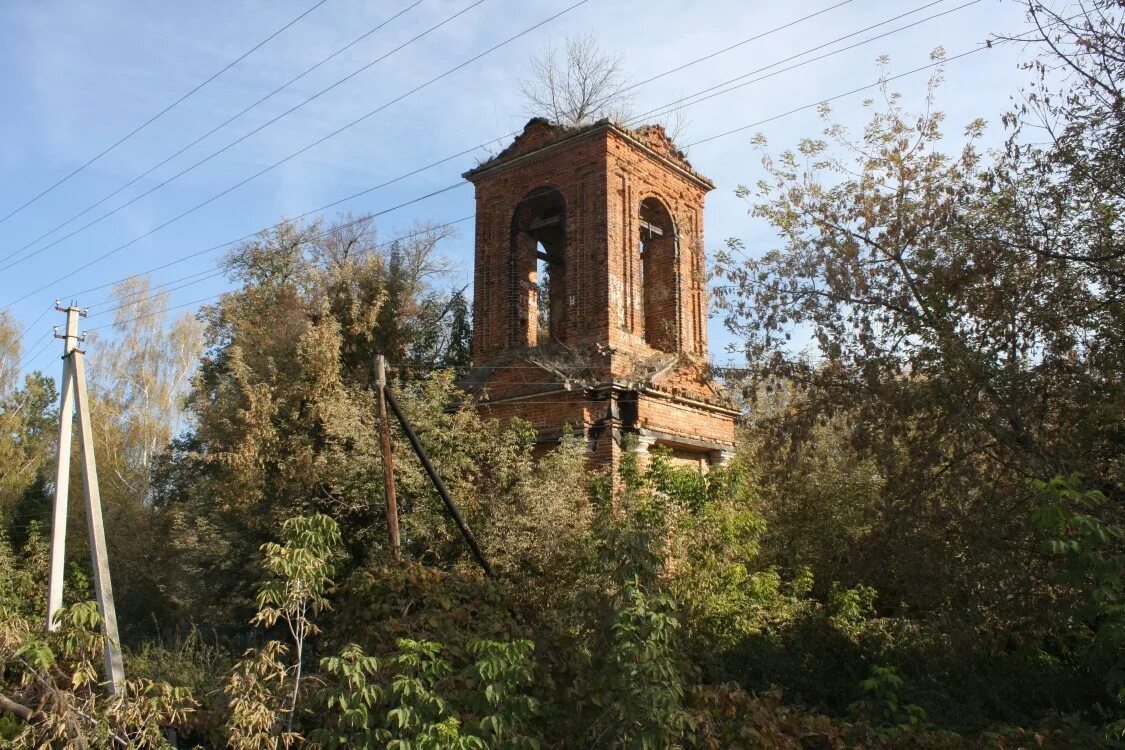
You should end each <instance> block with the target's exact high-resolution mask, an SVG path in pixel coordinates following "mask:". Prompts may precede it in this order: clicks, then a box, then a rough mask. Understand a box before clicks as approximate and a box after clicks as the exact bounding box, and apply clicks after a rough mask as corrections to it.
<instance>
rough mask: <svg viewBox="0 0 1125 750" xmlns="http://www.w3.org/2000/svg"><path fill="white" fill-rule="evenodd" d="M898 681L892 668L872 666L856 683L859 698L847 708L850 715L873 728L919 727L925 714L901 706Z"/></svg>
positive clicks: (908, 705)
mask: <svg viewBox="0 0 1125 750" xmlns="http://www.w3.org/2000/svg"><path fill="white" fill-rule="evenodd" d="M902 684H903V683H902V678H901V677H899V676H898V672H896V671H895V669H894V667H886V666H879V665H877V664H876V665H872V667H871V673H870V674H869V675H868V676H867V677H866V678H865V679H864V680H863V681H862V682H860V683H859V688H860V690H862V691H863V695H864V697H863V699H861V700H858V701H856V702H855V703H853V704H852V705H851V706H850V707H849V709H848V710H849V712H850V713H851V715H852V716H853V717H854V718H856V719H858V720H861V721H866V722H868V723H869V724H874V725H875V726H888V727H889V726H897V725H900V724H905V725H908V726H911V727H921V726H924V725H925V723H926V711H925V710H924V709H923V708H922V707H921V706H916V705H914V704H913V703H906V704H904V703H902V702H901V701H900V700H899V697H898V691H899V689H900V688H901V687H902Z"/></svg>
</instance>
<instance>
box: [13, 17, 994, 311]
mask: <svg viewBox="0 0 1125 750" xmlns="http://www.w3.org/2000/svg"><path fill="white" fill-rule="evenodd" d="M587 1H588V0H580V2H578V3H576V4H574V5H572V6H570V7H569V8H567V9H565V10H563V11H562V12H560V13H558V14H556V15H555V16H552V17H551V18H549V19H546V20H544V21H542V22H540V23H539V24H536V25H535V26H533V27H531V28H530V29H527V30H525V31H523V32H521V33H520V34H517V35H516V36H514V37H511V38H509V39H507V40H505V41H504V42H501V43H500V44H498V45H496V46H494V47H492V48H490V49H489V50H486V51H485V52H483V53H481V54H479V55H477V56H476V57H474V58H470V59H469V60H467V61H465V62H463V63H461V65H459V66H457V67H455V68H452V69H451V70H449V71H446V72H445V73H443V74H442V75H440V76H438V77H436V78H433V79H431V80H430V81H428V82H426V83H424V84H422V85H421V86H419V87H416V88H415V89H412V90H411V91H408V92H407V93H406V94H404V95H403V96H401V97H399V99H397V100H392V101H391V102H388V103H387V104H385V105H383V106H382V107H380V108H379V109H376V110H373V111H372V112H369V113H368V114H366V115H364V116H363V117H361V118H359V119H357V120H355V121H353V122H352V123H349V124H348V125H345V126H344V127H343V128H340V129H339V130H337V131H334V132H333V133H329V134H328V135H326V136H324V137H323V138H321V139H320V140H319V141H316V142H314V143H312V144H310V145H308V146H306V147H305V148H304V149H302V150H301V151H298V152H295V153H294V154H290V155H289V156H287V157H285V158H284V159H282V160H281V161H279V162H277V163H275V164H273V165H271V166H269V167H267V168H266V169H264V170H261V171H259V172H258V173H256V174H254V175H251V176H250V177H248V178H246V179H245V180H243V181H241V182H239V183H237V184H236V185H234V186H232V187H230V188H227V189H226V190H225V191H223V192H221V193H219V194H217V195H214V196H212V197H211V198H209V199H208V200H206V201H204V202H203V203H200V204H197V205H196V206H194V207H192V208H191V209H189V210H188V211H185V212H184V213H182V214H180V215H179V216H176V217H173V218H172V219H170V220H168V221H166V222H165V223H164V224H161V225H160V226H157V227H156V228H154V229H152V230H150V231H149V232H147V233H145V234H143V235H141V236H140V237H137V238H134V239H133V240H131V241H130V242H128V243H126V244H125V245H122V246H119V247H117V248H114V249H113V250H111V251H109V252H108V253H106V254H104V255H102V256H100V257H99V258H95V259H94V260H92V261H90V262H89V263H87V264H86V265H84V266H82V267H80V268H79V269H77V270H76V271H73V272H71V273H70V274H68V275H67V276H65V277H60V278H59V279H56V280H55V281H52V282H50V283H49V284H47V285H45V286H44V287H42V288H40V289H38V290H35V291H33V292H31V293H29V294H28V295H25V297H24V298H21V299H20V300H16V301H15V302H19V301H21V300H22V299H26V297H27V296H31V294H35V293H38V292H39V291H42V290H43V289H44V288H47V287H49V286H52V285H53V284H55V283H57V282H58V281H61V280H64V279H65V278H67V277H69V276H71V275H74V273H77V272H78V271H81V270H84V269H85V268H88V267H89V266H91V265H93V264H94V263H97V262H99V261H101V260H103V259H104V258H106V257H108V256H110V255H113V254H114V253H116V252H119V251H120V250H123V249H125V248H127V247H129V246H130V245H132V244H134V243H136V242H138V241H140V240H141V239H144V238H145V237H147V236H149V235H151V234H153V233H155V232H157V231H159V230H160V229H163V228H164V227H165V226H168V225H169V224H171V223H173V222H175V221H178V220H179V219H181V218H183V217H184V216H187V215H188V214H190V213H192V212H194V211H196V210H198V209H199V208H201V207H203V206H205V205H207V204H208V203H210V202H213V201H214V200H217V199H218V198H220V197H222V196H223V195H225V194H227V193H229V192H231V191H232V190H235V189H236V188H238V187H240V186H242V185H244V184H246V183H247V182H249V181H251V180H253V179H255V178H256V177H258V176H260V175H262V174H265V173H266V172H268V171H270V170H271V169H273V168H275V167H276V166H279V165H280V164H282V163H284V162H285V161H288V160H289V159H292V158H294V157H295V156H297V155H299V154H300V153H302V152H303V151H306V150H308V149H310V148H312V147H313V146H316V145H317V144H319V143H321V142H323V141H325V140H327V139H328V138H331V137H333V136H334V135H336V134H337V133H339V132H342V131H343V130H344V129H346V128H348V127H351V126H352V125H354V124H356V123H358V122H360V121H362V120H363V119H366V118H367V117H369V116H371V115H372V114H375V112H378V111H380V110H381V109H385V108H386V107H387V106H390V104H393V103H394V102H395V101H398V100H401V99H402V98H405V97H406V96H409V95H410V94H411V93H414V92H415V91H418V90H420V89H421V88H424V87H426V86H428V85H430V84H431V83H433V82H435V81H437V80H439V79H441V78H443V77H445V76H446V75H449V74H450V73H452V72H453V71H455V70H457V69H459V68H462V67H464V66H465V65H468V64H469V63H471V62H473V61H474V60H477V59H479V58H481V57H483V56H484V55H486V54H489V53H490V52H492V51H494V50H495V49H498V48H499V47H502V46H504V45H505V44H508V43H510V42H511V41H513V40H514V39H516V38H518V37H519V36H522V35H524V34H527V33H529V32H530V31H531V30H534V29H535V28H537V27H538V26H542V25H543V24H545V23H548V22H550V21H551V20H554V18H557V17H558V16H561V15H562V14H564V13H567V12H569V11H570V10H573V9H574V8H576V7H578V6H580V5H582V4H584V3H585V2H587ZM941 1H942V0H937V2H941ZM974 2H979V0H974ZM933 4H934V3H933V2H931V3H928V4H926V5H923V6H920V8H926V7H929V6H930V5H933ZM916 10H917V9H916ZM916 10H915V11H910V12H911V13H913V12H916ZM813 15H815V14H813ZM902 15H908V14H902ZM902 15H899V16H895V17H893V18H892V19H890V20H895V19H896V18H901V17H902ZM809 17H811V16H809ZM888 22H889V21H884V22H882V23H888ZM792 23H794V22H791V23H790V24H787V25H786V26H791V25H792ZM879 25H882V24H875V26H879ZM778 28H783V27H778ZM870 28H874V26H872V27H868V29H870ZM864 30H867V29H864ZM864 30H861V31H859V32H854V33H853V34H849V35H845V36H844V37H840V39H843V38H847V37H848V36H854V34H855V33H862V31H864ZM771 32H772V30H771ZM771 32H765V33H771ZM836 41H838V40H836ZM829 43H831V42H829ZM822 46H824V45H821V46H819V47H816V48H814V49H819V48H820V47H822ZM720 52H721V51H720ZM715 54H717V53H711V54H710V55H708V56H705V57H713V56H714V55H715ZM689 64H690V63H689ZM775 64H776V63H775ZM683 67H686V64H685V65H681V66H679V67H677V68H672V69H670V70H669V71H665V73H662V74H660V75H659V76H654V77H653V78H651V79H649V80H655V79H656V78H659V77H661V76H663V75H667V74H670V73H672V72H675V71H676V70H679V69H682V68H683ZM693 103H694V102H693ZM514 134H518V131H516V133H513V134H509V135H514ZM503 137H506V136H502V138H503ZM495 140H497V139H491V140H489V141H487V142H486V143H484V144H479V145H476V146H473V147H471V148H468V149H465V150H463V151H460V152H458V153H456V154H453V155H451V156H448V157H445V158H443V159H439V160H437V161H435V162H432V163H431V164H428V165H426V166H424V167H420V168H418V169H415V170H413V171H411V172H408V173H406V174H403V175H400V176H399V177H396V178H394V179H392V180H388V181H386V182H383V183H381V184H379V185H376V186H374V187H371V188H367V189H365V190H362V191H359V192H358V193H353V194H352V195H350V196H347V197H345V198H342V199H340V200H338V201H334V202H332V203H329V204H327V205H325V206H321V207H320V208H317V209H313V210H312V211H309V212H306V213H305V214H302V215H301V217H303V216H307V215H308V214H310V213H316V212H319V211H323V210H325V209H327V208H331V207H333V206H334V205H338V204H339V203H343V202H345V201H348V200H352V199H354V198H357V197H359V196H362V195H365V194H367V193H370V192H373V191H374V190H378V189H380V188H383V187H386V186H388V185H391V184H394V183H395V182H399V181H401V180H402V179H405V178H406V177H409V176H412V175H415V174H418V173H419V172H422V171H425V170H427V169H431V168H433V167H435V166H438V165H440V164H444V163H446V162H449V161H452V160H453V159H455V158H457V157H459V156H463V155H466V154H469V153H472V152H473V151H476V150H477V149H479V148H481V147H483V146H487V145H488V144H489V143H493V142H494V141H495ZM301 217H298V218H301ZM274 226H278V225H276V224H275V225H274ZM249 236H252V235H249ZM249 236H247V237H244V238H241V239H240V240H235V241H234V242H231V243H224V245H220V246H217V247H216V249H218V247H223V246H228V245H230V244H234V243H235V242H239V241H242V240H244V239H247V238H248V237H249ZM62 239H65V237H64V238H62ZM60 241H61V240H60ZM48 247H50V245H48V246H45V247H43V248H40V249H39V250H37V251H36V252H42V251H43V250H45V249H47V248H48ZM27 257H30V256H27ZM22 260H26V257H25V258H23V259H21V261H22ZM17 262H20V261H17ZM8 267H10V266H8ZM6 268H7V267H5V268H0V270H5V269H6ZM15 302H13V303H9V306H10V305H11V304H15Z"/></svg>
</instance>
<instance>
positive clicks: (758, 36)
mask: <svg viewBox="0 0 1125 750" xmlns="http://www.w3.org/2000/svg"><path fill="white" fill-rule="evenodd" d="M483 1H484V0H480V1H479V2H476V3H473V4H472V5H470V6H468V7H467V8H465V9H463V10H461V11H460V12H458V13H456V14H454V15H453V16H451V17H449V18H447V19H445V20H444V21H442V22H441V23H439V24H437V25H436V26H433V27H431V28H430V29H427V30H426V31H424V32H422V34H419V35H418V36H416V37H414V38H413V39H411V40H408V41H407V42H406V44H410V43H412V42H413V41H416V40H417V39H419V38H421V37H422V36H425V35H426V34H428V33H429V32H431V31H433V30H434V29H437V28H439V27H440V26H442V25H444V24H446V23H448V22H449V21H451V20H453V19H454V18H456V17H457V16H459V15H461V14H463V13H465V12H467V11H468V10H471V9H472V8H474V7H476V6H477V5H479V4H480V2H483ZM852 1H853V0H843V2H839V3H836V4H835V5H831V6H829V7H827V8H824V9H822V10H819V11H816V12H814V13H810V14H807V15H805V16H802V17H800V18H797V19H795V20H793V21H789V22H788V23H785V24H781V25H779V26H775V27H773V28H771V29H768V30H766V31H763V32H760V33H758V34H756V35H754V36H752V37H750V38H748V39H744V40H742V41H740V42H737V43H735V44H733V45H729V46H727V47H724V48H722V49H720V50H717V51H715V52H712V53H709V54H707V55H704V56H702V57H699V58H696V59H694V60H691V61H688V62H687V63H684V64H682V65H679V66H676V67H673V68H670V69H668V70H665V71H664V72H662V73H659V74H657V75H655V76H652V77H650V78H647V79H645V80H643V81H641V82H639V83H635V84H632V85H630V86H628V87H626V88H625V89H623V90H622V92H623V93H624V92H626V91H630V90H633V89H635V88H638V87H639V86H642V85H645V84H648V83H651V82H653V81H656V80H659V79H660V78H663V77H665V76H668V75H672V74H673V73H676V72H679V71H681V70H684V69H686V68H688V67H691V66H692V65H695V64H698V63H700V62H703V61H705V60H709V59H712V58H714V57H717V56H719V55H721V54H724V53H726V52H729V51H731V50H733V49H737V48H738V47H741V46H744V45H746V44H748V43H750V42H752V41H756V40H758V39H761V38H763V37H766V36H769V35H770V34H774V33H777V32H778V31H782V30H784V29H787V28H791V27H793V26H795V25H797V24H799V23H802V22H804V21H807V20H809V19H812V18H815V17H817V16H819V15H822V14H824V13H827V12H828V11H831V10H834V9H836V8H839V7H841V6H843V5H847V4H848V3H850V2H852ZM943 1H944V0H935V2H943ZM419 2H421V0H419ZM933 4H935V3H930V5H933ZM415 5H417V3H415ZM579 5H581V3H579ZM413 7H414V6H413V5H412V6H409V7H408V8H407V9H406V10H410V8H413ZM922 7H923V8H924V7H928V6H922ZM571 9H572V8H568V9H567V10H565V11H563V13H566V12H569V10H571ZM406 10H404V11H401V12H400V13H399V15H401V14H402V13H405V12H406ZM913 12H916V11H910V13H913ZM560 15H561V14H560ZM903 15H909V13H907V14H903ZM395 17H397V16H395ZM901 17H902V16H901V15H900V16H896V17H894V18H892V19H890V20H888V21H884V22H883V23H889V22H890V21H891V20H895V19H897V18H901ZM393 18H394V17H392V19H389V20H393ZM389 20H388V22H389ZM550 20H553V18H552V19H548V21H550ZM384 23H386V22H384ZM877 25H880V24H876V26H877ZM533 28H534V27H533ZM869 28H874V27H869ZM864 30H866V29H864ZM864 30H861V31H859V32H855V33H862V31H864ZM370 33H372V32H368V34H367V35H369V34H370ZM524 33H527V32H524ZM365 36H366V35H365ZM517 36H518V35H517ZM361 38H362V37H361ZM845 38H846V37H845ZM356 41H358V40H356ZM508 41H511V40H508ZM506 43H507V42H504V43H502V45H503V44H506ZM353 44H354V42H353ZM502 45H500V46H502ZM349 46H351V45H349ZM402 46H406V45H405V44H404V45H402ZM401 48H402V47H399V48H396V49H395V50H392V51H391V52H389V53H387V54H386V55H384V56H382V57H380V58H378V59H376V60H374V61H372V62H371V63H368V64H367V65H365V66H363V67H362V68H360V69H358V70H356V71H354V72H353V73H351V74H350V75H349V76H347V77H345V78H343V79H341V80H339V81H337V82H336V83H334V84H332V85H331V86H329V87H328V88H326V89H323V90H322V91H320V92H318V93H317V94H315V95H313V96H312V97H310V98H309V99H306V100H305V101H304V102H301V103H300V104H298V105H296V106H295V107H293V108H292V109H290V110H288V111H287V112H284V113H282V114H281V115H279V116H278V117H276V118H274V119H273V120H270V121H269V122H267V123H265V124H263V125H262V126H260V127H259V128H257V129H256V130H253V131H251V132H249V133H247V134H246V135H244V136H242V138H240V139H238V140H236V141H234V142H233V143H230V144H228V145H227V146H225V147H224V148H222V149H220V150H219V151H216V152H214V153H213V154H211V155H210V156H208V157H206V158H205V159H203V160H201V161H199V162H197V163H195V164H193V165H192V166H190V167H188V168H187V169H185V170H183V171H181V172H180V173H178V174H176V175H173V176H172V177H170V178H169V179H168V180H165V181H164V182H162V183H160V184H158V185H156V186H155V187H153V188H151V189H150V190H149V191H147V192H145V193H142V194H140V195H138V196H136V197H135V198H133V199H132V200H130V201H129V202H128V203H125V204H122V205H121V206H118V207H117V208H115V209H113V211H110V212H108V213H106V214H104V215H102V216H101V217H99V218H98V219H95V220H94V221H92V222H89V223H87V224H86V225H84V226H82V227H79V228H78V229H76V230H74V231H73V232H71V233H70V234H67V235H65V236H64V237H60V238H59V239H58V240H55V241H54V242H52V243H50V244H48V245H45V246H44V247H41V248H39V249H38V250H36V251H34V252H32V253H30V254H28V255H27V256H25V257H23V258H20V259H19V260H16V261H14V262H13V263H10V264H8V265H7V266H4V267H3V268H0V270H6V269H7V268H10V267H12V266H14V265H17V264H19V263H22V262H23V261H24V260H27V259H28V258H31V257H33V256H34V255H37V254H38V253H40V252H43V251H44V250H47V249H49V248H51V247H53V246H55V245H57V244H59V243H60V242H62V241H64V240H66V239H68V238H69V237H72V236H74V235H75V234H77V233H79V232H81V231H83V230H84V229H86V228H88V227H90V226H93V225H94V224H96V223H98V222H99V221H101V220H102V219H105V218H108V217H109V216H110V215H112V214H114V213H116V212H117V211H119V210H121V209H123V208H125V207H127V206H128V205H130V204H131V203H133V202H135V201H137V200H140V199H141V198H143V197H145V196H146V195H148V194H150V193H152V192H154V191H155V190H158V189H159V188H161V187H163V186H164V185H166V184H168V183H169V182H171V181H173V180H175V179H177V178H178V177H180V176H182V175H183V174H186V173H187V172H189V171H191V170H192V169H194V168H195V167H197V166H199V165H201V164H203V163H204V162H206V161H208V160H210V159H211V158H214V157H215V156H218V155H219V154H221V153H222V152H223V151H226V150H227V149H229V148H230V147H232V146H234V145H235V144H237V143H239V142H240V141H242V140H245V139H246V138H248V137H250V136H251V135H253V134H254V133H256V132H258V131H260V130H261V129H263V128H265V127H267V126H269V125H270V124H272V123H274V122H276V121H277V120H279V119H281V118H282V117H284V116H285V115H287V114H289V113H290V112H292V111H294V110H296V109H298V108H300V107H301V106H303V105H304V104H307V103H308V102H310V101H312V100H313V99H315V98H316V97H319V96H320V95H321V94H323V93H325V92H327V91H329V90H331V89H332V88H334V87H336V86H338V85H339V84H341V83H343V82H344V81H346V80H348V79H349V78H351V77H353V76H355V75H356V74H358V73H360V72H362V71H363V70H366V69H367V68H369V67H371V66H372V65H374V64H375V63H376V62H379V61H380V60H382V59H385V58H386V57H388V56H389V55H391V54H393V53H394V52H396V51H398V49H401ZM344 49H346V47H345V48H344ZM340 51H342V50H340ZM491 51H492V50H488V51H486V52H485V53H484V54H488V52H491ZM338 52H339V51H338ZM338 52H337V53H334V54H338ZM481 56H483V54H482V55H481ZM330 57H331V56H330ZM326 59H328V58H326ZM469 62H472V60H470V61H469ZM319 64H320V63H318V65H319ZM465 64H468V63H465ZM314 67H316V66H314ZM310 70H311V69H310ZM306 72H308V71H306ZM301 75H304V73H302V74H301ZM299 77H300V76H298V78H299ZM439 78H440V77H439ZM293 80H296V79H293ZM429 83H432V81H431V82H428V83H426V84H423V87H424V86H426V85H429ZM286 85H288V84H286ZM283 88H284V87H283ZM278 90H280V89H278ZM274 93H276V91H275V92H274ZM268 96H272V94H270V95H268ZM268 96H267V97H266V98H268ZM261 101H264V99H263V100H259V102H258V103H260V102H261ZM391 104H393V102H391ZM253 106H256V105H251V107H250V108H252V107H253ZM386 106H389V104H388V105H386ZM250 108H247V110H243V112H246V111H248V109H250ZM384 108H385V107H384ZM377 111H379V110H376V112H377ZM239 114H241V113H239ZM372 114H375V112H371V113H368V114H367V115H365V116H364V117H363V118H360V119H361V120H362V119H365V118H366V117H369V116H371V115H372ZM238 116H239V115H235V116H234V118H237V117H238ZM234 118H231V119H234ZM230 121H231V120H228V121H227V122H230ZM357 122H358V121H357ZM225 124H226V123H224V125H225ZM351 124H355V123H351ZM351 124H349V125H347V126H345V128H347V127H350V126H351ZM222 126H223V125H220V126H218V127H219V128H221V127H222ZM217 129H218V128H215V130H217ZM211 132H214V130H212V131H211ZM518 132H519V131H515V132H513V133H509V134H508V135H506V136H500V138H498V139H492V140H490V141H487V142H486V143H484V144H480V145H478V146H474V147H473V148H470V149H467V150H466V151H462V152H460V153H458V154H454V155H453V156H450V157H447V158H446V159H442V160H440V161H438V162H435V163H434V164H432V165H428V166H427V167H423V168H422V169H428V168H430V167H433V166H437V165H438V164H442V163H445V162H447V161H450V160H452V159H453V158H456V157H457V156H462V155H464V154H467V153H471V152H472V151H475V150H477V149H479V148H482V147H484V146H487V145H488V144H489V143H493V142H495V141H496V140H500V139H503V138H507V137H511V136H514V135H517V134H518ZM209 134H210V133H208V134H206V135H204V136H202V137H201V138H200V139H197V140H196V141H195V142H193V143H192V144H189V145H188V146H187V147H185V148H184V149H181V151H179V152H177V154H173V156H172V157H169V159H171V158H173V157H174V156H176V155H178V154H179V153H182V152H183V150H186V148H189V147H190V146H191V145H194V143H197V142H198V141H199V140H202V138H205V137H207V135H209ZM332 135H335V134H334V133H333V134H329V136H328V137H332ZM313 145H317V144H313ZM289 158H291V157H289ZM167 161H168V160H165V162H161V164H158V165H157V167H159V166H161V165H162V164H164V163H166V162H167ZM275 166H276V165H275ZM155 168H156V167H153V169H155ZM271 168H272V167H271ZM151 171H152V169H150V170H149V172H151ZM267 171H268V170H267ZM417 171H421V170H417ZM417 171H416V172H414V173H411V174H415V173H417ZM145 174H148V172H146V173H145ZM143 176H144V175H141V177H143ZM256 176H257V175H254V177H256ZM405 176H409V175H404V177H405ZM254 177H251V178H250V179H253V178H254ZM136 179H140V177H138V178H136ZM136 179H134V180H133V182H136ZM396 181H397V180H396ZM392 182H394V181H392ZM129 184H132V183H129ZM386 184H388V183H384V185H380V186H376V187H375V188H371V190H374V189H378V188H379V187H383V186H385V185H386ZM124 187H128V185H126V186H123V188H121V189H124ZM236 187H237V186H236ZM117 192H120V189H119V190H118V191H117ZM365 192H366V191H365ZM361 194H362V193H361ZM109 197H112V196H107V197H106V198H103V199H102V201H99V203H101V202H103V201H104V200H106V199H108V198H109ZM352 197H358V196H352ZM345 200H350V198H348V199H345ZM95 205H97V204H95ZM90 208H93V206H91V207H90ZM90 208H87V209H86V210H85V211H83V212H82V213H80V214H77V215H75V216H73V217H71V218H70V219H68V220H67V221H66V222H63V224H60V225H59V226H57V227H55V229H52V230H51V232H48V233H47V234H44V235H41V236H40V237H38V238H36V239H35V240H33V241H31V242H30V243H27V244H26V245H24V246H23V247H21V248H19V249H17V250H16V251H15V252H13V253H10V254H9V255H8V256H6V257H5V258H3V259H0V262H4V261H7V260H9V259H10V258H11V257H13V256H14V255H16V254H18V253H19V252H21V251H22V250H24V249H26V248H28V247H30V246H31V245H33V244H35V242H38V241H39V240H40V239H43V238H44V237H46V236H48V235H49V234H51V233H53V232H54V231H56V230H57V229H59V228H61V227H62V226H65V225H66V224H67V223H69V222H70V221H72V220H73V219H75V218H77V217H78V216H81V215H82V214H84V213H86V212H87V211H89V210H90Z"/></svg>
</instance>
